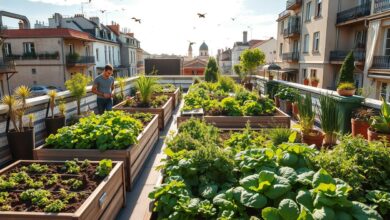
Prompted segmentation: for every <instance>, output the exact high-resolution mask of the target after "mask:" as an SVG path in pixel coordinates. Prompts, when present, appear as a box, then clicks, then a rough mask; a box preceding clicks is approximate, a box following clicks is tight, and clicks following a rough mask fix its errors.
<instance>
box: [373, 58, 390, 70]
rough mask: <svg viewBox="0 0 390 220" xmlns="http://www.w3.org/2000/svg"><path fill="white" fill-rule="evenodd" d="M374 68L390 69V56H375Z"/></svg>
mask: <svg viewBox="0 0 390 220" xmlns="http://www.w3.org/2000/svg"><path fill="white" fill-rule="evenodd" d="M372 69H390V56H374V60H373V62H372Z"/></svg>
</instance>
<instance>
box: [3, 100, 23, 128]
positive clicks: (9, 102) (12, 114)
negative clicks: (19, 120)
mask: <svg viewBox="0 0 390 220" xmlns="http://www.w3.org/2000/svg"><path fill="white" fill-rule="evenodd" d="M1 102H2V103H3V104H4V105H7V106H8V117H9V118H10V119H11V122H12V124H13V126H14V128H15V130H16V131H19V128H18V126H17V125H16V114H15V113H16V112H15V108H16V106H17V105H18V103H19V102H18V100H17V99H16V98H15V97H14V96H10V95H5V96H3V98H2V99H1Z"/></svg>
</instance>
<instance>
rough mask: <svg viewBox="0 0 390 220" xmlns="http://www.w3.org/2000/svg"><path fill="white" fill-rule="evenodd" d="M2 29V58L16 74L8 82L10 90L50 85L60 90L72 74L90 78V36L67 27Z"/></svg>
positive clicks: (92, 59) (93, 61)
mask: <svg viewBox="0 0 390 220" xmlns="http://www.w3.org/2000/svg"><path fill="white" fill-rule="evenodd" d="M20 28H21V29H14V30H5V31H4V32H3V34H4V36H5V42H4V44H3V55H4V60H5V61H6V62H8V63H9V62H10V61H12V62H13V63H15V70H16V72H17V73H16V74H14V75H13V76H12V78H10V79H9V87H10V90H11V91H12V90H13V89H14V88H16V87H17V86H19V85H21V84H24V85H27V86H30V87H31V86H32V85H36V84H42V85H52V86H57V87H60V88H62V89H65V88H64V83H65V81H66V80H67V79H69V78H70V77H71V75H72V74H74V73H78V72H80V73H84V74H87V75H90V76H92V72H93V69H94V66H95V57H94V56H93V55H92V50H91V48H92V46H91V45H92V43H93V42H94V39H93V38H92V37H90V35H89V34H87V33H84V32H80V31H76V30H73V29H67V28H44V29H23V27H20Z"/></svg>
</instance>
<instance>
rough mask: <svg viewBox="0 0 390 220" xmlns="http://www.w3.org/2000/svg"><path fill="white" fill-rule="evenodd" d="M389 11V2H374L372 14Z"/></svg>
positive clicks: (377, 0) (384, 0)
mask: <svg viewBox="0 0 390 220" xmlns="http://www.w3.org/2000/svg"><path fill="white" fill-rule="evenodd" d="M389 10H390V0H375V3H374V13H381V12H385V11H389Z"/></svg>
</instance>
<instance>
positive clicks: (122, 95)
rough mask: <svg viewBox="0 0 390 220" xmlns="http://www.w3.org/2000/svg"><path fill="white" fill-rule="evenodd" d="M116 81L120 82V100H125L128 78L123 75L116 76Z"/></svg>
mask: <svg viewBox="0 0 390 220" xmlns="http://www.w3.org/2000/svg"><path fill="white" fill-rule="evenodd" d="M116 81H117V82H118V86H119V98H120V100H123V99H124V98H125V86H126V79H125V78H123V77H118V78H116Z"/></svg>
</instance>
